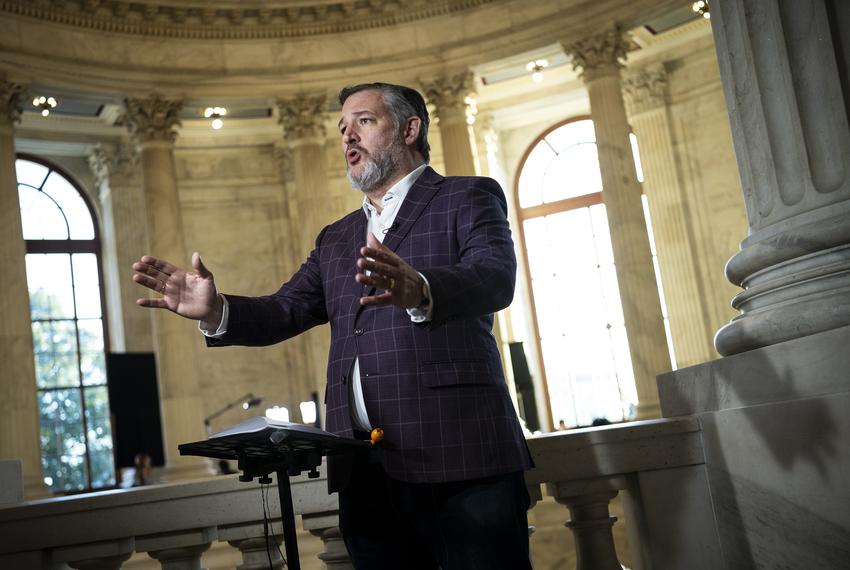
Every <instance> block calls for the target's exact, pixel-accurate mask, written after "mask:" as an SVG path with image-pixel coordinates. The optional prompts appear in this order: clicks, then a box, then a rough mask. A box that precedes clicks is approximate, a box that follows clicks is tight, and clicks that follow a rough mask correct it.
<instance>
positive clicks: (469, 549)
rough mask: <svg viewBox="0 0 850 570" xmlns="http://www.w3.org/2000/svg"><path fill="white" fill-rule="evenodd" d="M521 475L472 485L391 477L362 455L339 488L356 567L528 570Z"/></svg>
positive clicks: (524, 492)
mask: <svg viewBox="0 0 850 570" xmlns="http://www.w3.org/2000/svg"><path fill="white" fill-rule="evenodd" d="M529 502H530V501H529V496H528V490H527V489H526V487H525V481H524V477H523V474H522V473H521V472H517V473H509V474H506V475H497V476H494V477H487V478H483V479H474V480H470V481H457V482H449V483H407V482H404V481H397V480H395V479H390V478H389V477H388V476H387V474H386V473H385V472H384V470H383V468H382V467H381V465H380V464H379V463H377V462H376V461H374V460H372V459H370V457H369V456H368V455H367V454H364V455H362V456H360V457H358V458H357V459H355V465H354V468H353V470H352V472H351V478H350V480H349V481H348V484H347V485H346V486H345V487H344V488H343V489H340V491H339V520H340V530H341V531H342V536H343V539H344V540H345V546H346V548H347V549H348V553H349V556H350V557H351V560H352V561H353V562H354V567H355V568H356V569H357V570H426V569H427V570H436V569H438V568H439V569H441V570H478V569H480V570H500V569H504V570H531V563H530V561H529V550H528V517H527V511H528V507H529Z"/></svg>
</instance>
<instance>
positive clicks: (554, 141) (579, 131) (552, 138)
mask: <svg viewBox="0 0 850 570" xmlns="http://www.w3.org/2000/svg"><path fill="white" fill-rule="evenodd" d="M546 142H548V143H549V144H550V145H552V148H554V149H555V152H559V153H560V152H563V151H564V150H565V149H567V148H568V147H571V146H573V145H574V144H577V143H595V142H596V131H594V130H593V121H591V120H590V119H584V120H582V121H573V122H571V123H567V124H566V125H562V126H560V127H558V128H557V129H555V130H554V131H552V132H551V133H549V134H548V135H546Z"/></svg>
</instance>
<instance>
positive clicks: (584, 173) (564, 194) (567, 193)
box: [543, 143, 602, 202]
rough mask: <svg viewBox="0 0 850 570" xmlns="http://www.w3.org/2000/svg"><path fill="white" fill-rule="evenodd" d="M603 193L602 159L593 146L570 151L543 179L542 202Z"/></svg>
mask: <svg viewBox="0 0 850 570" xmlns="http://www.w3.org/2000/svg"><path fill="white" fill-rule="evenodd" d="M601 191H602V176H601V175H600V173H599V158H598V157H597V154H596V145H595V144H593V143H583V144H575V145H572V146H569V147H567V148H566V149H565V150H564V151H562V152H561V153H560V154H559V155H558V156H557V158H555V159H554V160H553V161H551V163H550V164H549V167H548V168H547V169H546V172H545V174H544V175H543V201H544V202H555V201H557V200H563V199H565V198H572V197H574V196H584V195H585V194H593V193H596V192H601Z"/></svg>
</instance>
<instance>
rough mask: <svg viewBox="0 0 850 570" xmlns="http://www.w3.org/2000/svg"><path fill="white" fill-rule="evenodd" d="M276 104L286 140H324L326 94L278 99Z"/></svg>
mask: <svg viewBox="0 0 850 570" xmlns="http://www.w3.org/2000/svg"><path fill="white" fill-rule="evenodd" d="M276 104H277V110H278V114H279V116H280V119H279V121H278V122H279V123H280V125H281V126H282V127H283V135H284V138H286V139H287V140H289V141H290V142H293V139H314V138H320V139H324V137H325V110H326V108H327V95H326V94H324V93H322V94H319V95H303V94H302V95H296V96H295V97H290V98H287V99H278V100H277V102H276Z"/></svg>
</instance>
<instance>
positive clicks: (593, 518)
mask: <svg viewBox="0 0 850 570" xmlns="http://www.w3.org/2000/svg"><path fill="white" fill-rule="evenodd" d="M546 487H547V491H548V493H549V494H550V495H552V496H553V497H554V498H555V500H556V501H557V502H558V503H560V504H562V505H566V507H567V508H568V509H569V510H570V520H569V521H567V522H566V523H565V526H566V527H567V528H569V529H570V530H571V531H572V533H573V539H574V540H575V546H576V570H622V566H621V565H620V562H619V560H618V559H617V551H616V549H615V547H614V535H613V533H612V532H611V527H613V525H614V523H615V522H616V521H617V517H613V516H611V514H610V512H609V510H608V505H609V503H610V502H611V499H613V498H614V497H616V496H617V490H616V489H613V488H611V487H610V484H609V483H608V482H607V481H605V480H601V479H600V480H594V481H590V482H584V483H582V482H580V481H572V482H568V483H558V482H554V483H547V484H546Z"/></svg>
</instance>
